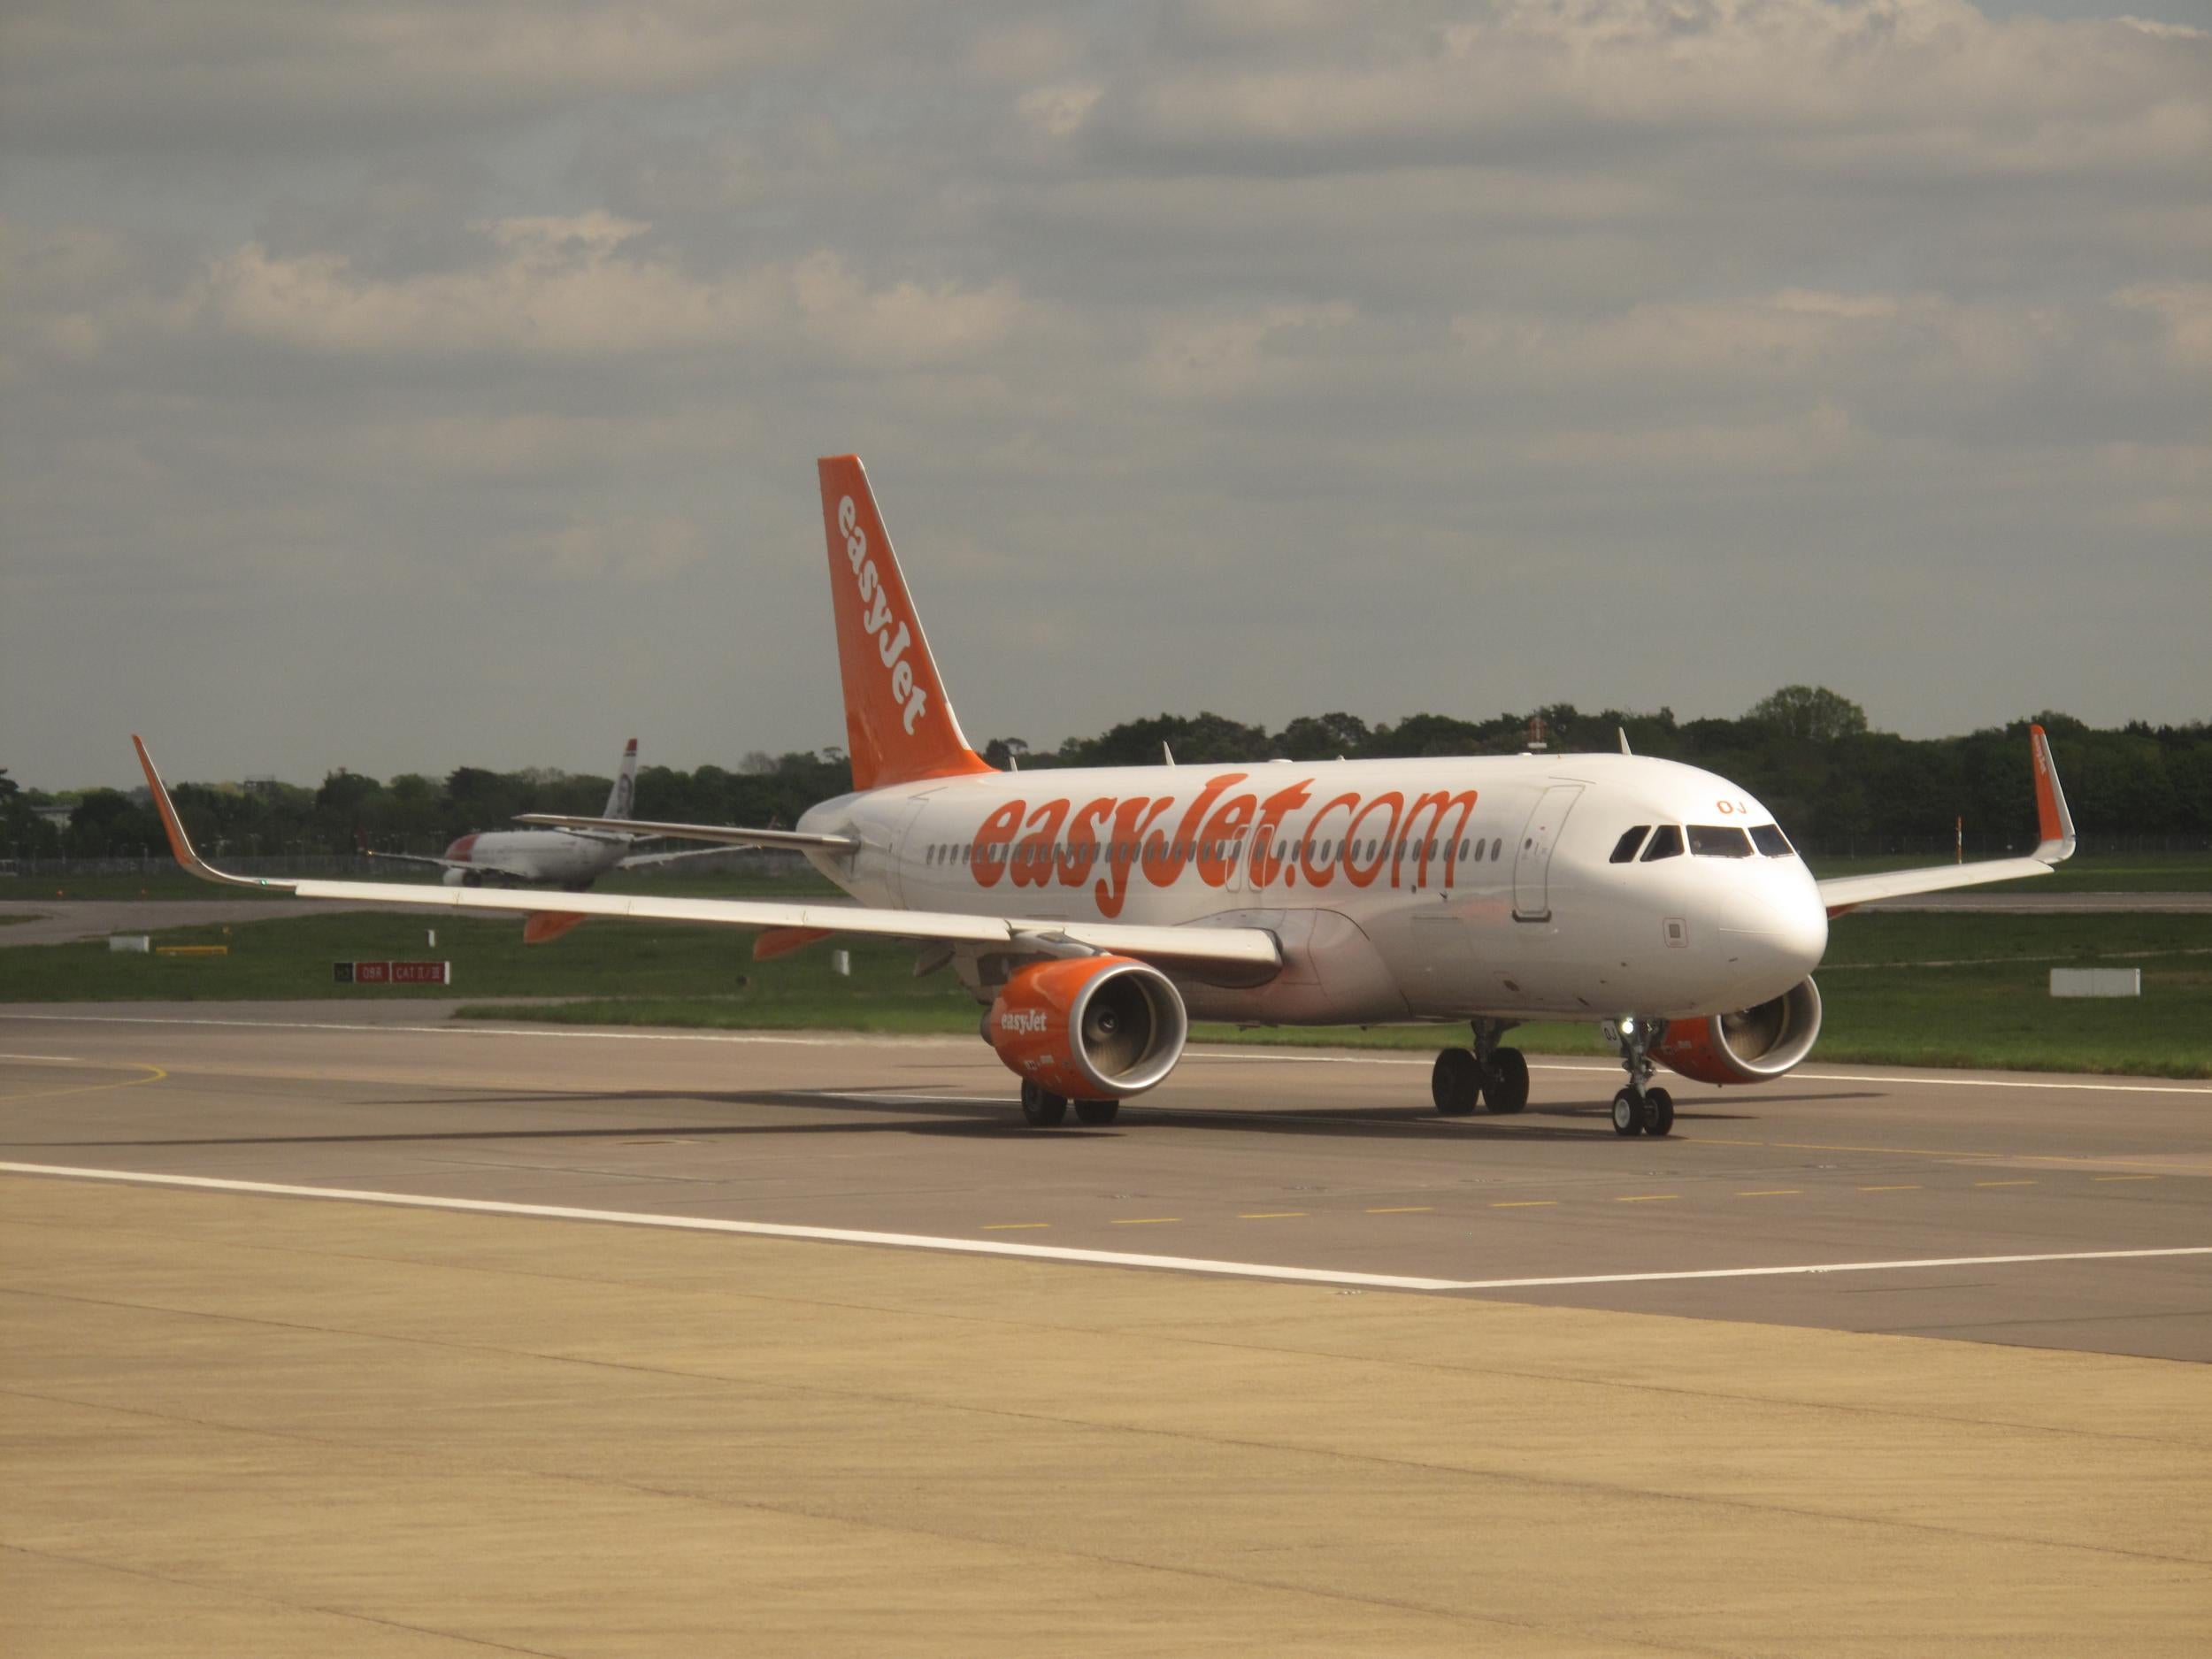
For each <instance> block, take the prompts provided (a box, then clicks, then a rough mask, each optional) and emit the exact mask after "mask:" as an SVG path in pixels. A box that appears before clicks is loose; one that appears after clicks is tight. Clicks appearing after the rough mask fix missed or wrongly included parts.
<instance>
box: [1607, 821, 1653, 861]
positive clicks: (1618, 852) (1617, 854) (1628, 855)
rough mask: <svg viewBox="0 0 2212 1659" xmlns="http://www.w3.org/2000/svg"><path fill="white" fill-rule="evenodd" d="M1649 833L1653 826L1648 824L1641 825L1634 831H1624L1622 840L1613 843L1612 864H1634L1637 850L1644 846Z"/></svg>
mask: <svg viewBox="0 0 2212 1659" xmlns="http://www.w3.org/2000/svg"><path fill="white" fill-rule="evenodd" d="M1649 833H1651V826H1650V825H1648V824H1639V825H1638V826H1636V827H1635V828H1634V829H1625V830H1623V831H1622V832H1621V838H1620V840H1618V841H1615V842H1614V843H1613V858H1612V862H1613V863H1615V864H1629V863H1632V861H1633V860H1634V859H1635V856H1636V849H1638V848H1639V847H1641V846H1642V845H1643V844H1644V837H1645V836H1647V835H1648V834H1649Z"/></svg>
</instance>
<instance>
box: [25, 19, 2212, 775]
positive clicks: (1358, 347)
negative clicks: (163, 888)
mask: <svg viewBox="0 0 2212 1659" xmlns="http://www.w3.org/2000/svg"><path fill="white" fill-rule="evenodd" d="M2123 5H2129V6H2131V7H2132V8H2133V10H2134V11H2135V12H2136V13H2137V15H2135V16H2131V17H2125V18H2123V17H2119V16H2116V15H2109V13H2113V12H2117V11H2118V10H2119V9H2120V7H2121V6H2123ZM845 449H856V450H858V451H859V452H860V453H861V454H862V455H863V456H864V457H865V458H866V459H867V461H868V463H869V465H870V470H871V472H872V476H873V478H874V480H875V483H876V487H877V490H878V493H879V497H880V499H881V501H882V503H883V506H884V509H885V512H886V516H887V521H888V524H889V526H890V528H891V531H892V534H893V535H894V536H895V539H896V541H897V543H898V547H899V550H900V554H901V557H902V560H903V562H904V564H905V565H906V568H907V572H908V577H909V580H910V583H911V584H912V585H913V587H914V588H915V591H916V594H917V597H918V602H919V604H920V608H921V610H922V611H923V614H924V617H925V618H926V621H927V623H928V626H929V628H930V633H931V638H932V642H933V645H934V647H935V648H936V649H937V652H938V655H939V657H940V661H941V664H943V666H944V671H945V673H946V677H947V679H948V681H949V685H950V687H951V689H952V693H953V695H954V698H955V701H956V704H957V706H958V708H959V710H960V713H961V715H962V717H963V719H964V723H965V725H966V726H967V728H968V731H969V733H970V734H971V736H972V737H973V738H974V739H975V740H976V741H979V742H980V741H982V740H983V739H984V738H987V737H989V736H994V735H1003V734H1015V735H1019V736H1023V737H1025V738H1027V739H1028V740H1029V741H1032V742H1033V743H1037V744H1048V743H1051V742H1055V741H1057V740H1058V739H1060V738H1061V737H1063V736H1064V735H1066V734H1069V733H1089V732H1094V731H1098V730H1100V729H1102V728H1103V727H1105V726H1109V725H1110V724H1112V723H1114V722H1116V721H1118V720H1120V719H1124V718H1130V717H1133V716H1137V715H1141V714H1146V713H1152V712H1156V711H1158V710H1161V709H1163V708H1165V709H1171V710H1182V711H1194V710H1197V709H1199V708H1201V707H1206V708H1212V709H1215V710H1219V711H1221V712H1223V713H1225V714H1229V715H1232V716H1234V717H1236V718H1241V719H1246V720H1251V721H1258V722H1262V723H1264V724H1267V725H1270V726H1279V725H1280V724H1281V723H1283V722H1284V721H1286V720H1287V719H1288V718H1291V717H1292V716H1294V715H1295V714H1299V713H1302V712H1313V711H1319V710H1327V709H1346V710H1352V711H1354V712H1356V713H1359V714H1362V715H1363V716H1365V717H1367V718H1371V719H1385V718H1395V717H1397V716H1399V715H1402V714H1404V713H1407V712H1410V711H1413V710H1440V711H1448V712H1458V713H1467V714H1487V713H1491V712H1494V711H1497V710H1502V709H1520V708H1526V707H1529V706H1532V705H1533V704H1536V703H1542V702H1549V701H1553V700H1558V699H1568V700H1572V701H1575V702H1577V703H1582V704H1583V705H1585V706H1586V707H1596V706H1600V705H1602V704H1606V703H1613V704H1618V705H1624V706H1628V707H1633V708H1640V709H1649V708H1656V707H1658V706H1660V705H1661V704H1667V705H1671V706H1672V707H1673V708H1674V709H1675V710H1677V711H1678V713H1680V714H1683V715H1685V716H1689V715H1692V714H1705V713H1716V714H1734V713H1739V712H1740V711H1741V710H1743V709H1745V708H1746V707H1747V706H1748V705H1749V704H1750V703H1753V702H1754V701H1755V700H1756V699H1757V698H1758V697H1760V696H1761V695H1764V694H1765V693H1766V692H1768V691H1770V690H1771V689H1773V688H1774V687H1776V686H1778V685H1780V684H1783V683H1786V682H1790V681H1800V680H1804V681H1816V682H1821V683H1824V684H1827V685H1829V686H1832V687H1834V688H1836V689H1837V690H1839V691H1842V692H1844V693H1845V694H1846V695H1849V696H1852V697H1854V698H1856V699H1857V700H1859V701H1860V702H1862V703H1863V704H1864V705H1865V706H1866V708H1867V710H1868V711H1869V714H1870V716H1871V718H1873V720H1874V721H1875V723H1876V724H1877V725H1878V726H1888V727H1891V728H1893V729H1896V730H1900V731H1903V732H1907V733H1916V734H1926V733H1943V732H1953V731H1962V730H1966V729H1969V728H1970V727H1972V726H1978V725H1986V724H1991V723H1993V722H1997V721H2001V720H2003V719H2006V718H2011V717H2014V716H2017V715H2021V714H2024V713H2030V712H2033V711H2035V710H2041V709H2045V708H2055V709H2061V710H2069V711H2070V712H2072V713H2074V714H2077V715H2078V716H2081V717H2083V718H2087V719H2091V720H2094V721H2098V722H2101V723H2108V722H2117V721H2120V720H2123V719H2126V718H2136V717H2141V718H2150V719H2154V720H2182V719H2202V718H2208V717H2212V669H2208V667H2207V662H2208V647H2207V645H2206V634H2207V623H2208V621H2212V0H2111V4H2098V3H2097V0H1981V4H1979V5H1978V6H1977V5H1976V4H1970V3H1969V0H1487V3H1486V0H1466V3H1462V4H1426V3H1425V0H1379V3H1378V0H1370V3H1369V4H1361V5H1356V6H1355V5H1348V4H1319V3H1318V0H1218V3H1217V4H1189V5H1171V4H1106V3H1103V0H1101V3H1098V4H1064V5H1062V6H1058V7H1049V8H1039V7H1028V6H1010V5H1002V4H993V3H991V0H973V3H971V4H963V5H958V6H948V5H944V4H872V3H866V0H748V4H743V5H730V4H710V3H708V0H631V3H630V4H624V5H621V6H611V7H600V6H590V5H582V4H569V3H568V0H531V3H528V4H525V3H523V0H454V3H452V4H446V3H444V0H402V3H399V4H386V3H384V0H355V3H353V4H346V5H342V6H303V5H299V4H288V3H285V4H260V3H258V0H10V4H8V6H7V7H6V9H5V11H4V13H0V765H5V766H8V767H10V768H11V769H12V772H13V774H14V775H15V776H16V777H17V778H19V780H24V781H26V782H29V783H33V784H37V785H42V786H45V787H68V786H74V785H81V784H87V783H93V782H124V781H127V780H129V778H130V777H131V764H130V758H129V753H128V749H127V733H129V732H130V731H132V730H133V729H142V730H143V731H144V732H146V733H147V734H148V736H149V738H150V739H151V740H152V741H154V742H155V745H156V751H157V754H159V755H160V756H161V757H163V759H164V761H165V764H166V766H167V767H168V768H169V770H170V771H171V772H172V773H173V774H176V775H181V776H187V777H197V778H219V777H239V776H243V775H249V774H262V773H271V772H273V773H276V774H278V775H280V776H283V777H288V778H292V779H296V780H304V781H312V780H316V779H319V777H320V776H321V775H322V773H323V772H325V771H326V769H328V768H330V767H333V766H336V765H341V764H342V765H346V766H349V767H351V768H352V769H354V770H356V771H363V772H373V773H376V774H378V775H380V776H384V775H389V774H390V773H392V772H398V771H403V770H411V769H420V770H426V771H431V772H438V771H442V770H443V769H445V768H448V767H450V766H453V765H456V764H463V763H471V764H484V765H494V766H519V765H526V764H541V765H554V766H562V767H565V768H568V769H570V770H572V771H602V772H603V771H605V770H608V769H609V768H610V767H611V765H612V763H613V760H614V757H615V754H616V751H617V749H618V746H619V744H620V741H621V740H622V739H623V738H625V737H627V736H629V735H630V734H632V733H636V734H638V735H639V736H641V738H642V740H643V743H644V747H645V750H646V754H647V757H648V759H649V760H652V761H661V762H665V763H667V764H676V765H683V766H689V765H695V764H700V763H702V762H708V761H712V762H717V763H720V764H733V763H734V762H735V761H736V760H737V758H738V757H740V756H741V754H742V753H743V752H744V751H746V750H749V749H772V750H774V749H787V748H811V747H815V746H818V745H822V744H828V743H833V742H837V741H840V740H841V735H842V720H841V713H840V708H839V703H838V690H837V683H838V682H837V674H836V668H835V663H834V654H833V641H832V636H831V632H830V618H829V614H828V606H827V601H826V565H825V557H826V556H825V553H824V551H823V549H822V544H821V539H820V519H819V517H818V511H819V510H818V504H817V502H816V498H815V475H814V468H813V465H812V463H813V459H814V457H816V456H817V455H819V454H824V453H829V452H833V451H840V450H845Z"/></svg>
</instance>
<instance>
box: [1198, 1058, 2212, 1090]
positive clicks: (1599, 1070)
mask: <svg viewBox="0 0 2212 1659" xmlns="http://www.w3.org/2000/svg"><path fill="white" fill-rule="evenodd" d="M1184 1058H1185V1059H1186V1060H1266V1061H1271V1062H1274V1063H1276V1064H1283V1065H1409V1066H1418V1067H1420V1068H1421V1069H1423V1070H1424V1071H1425V1070H1427V1069H1428V1068H1429V1067H1430V1066H1432V1065H1433V1064H1435V1061H1434V1059H1433V1058H1430V1059H1426V1060H1402V1059H1399V1058H1398V1057H1397V1056H1394V1055H1364V1054H1281V1053H1277V1052H1274V1051H1272V1050H1268V1049H1256V1050H1254V1051H1253V1052H1251V1053H1249V1054H1247V1053H1244V1052H1242V1051H1241V1050H1239V1049H1235V1048H1208V1049H1203V1050H1202V1049H1197V1048H1194V1049H1192V1050H1191V1051H1190V1052H1189V1053H1188V1054H1187V1055H1186V1056H1184ZM1528 1069H1529V1070H1530V1071H1583V1072H1589V1073H1593V1074H1594V1075H1597V1076H1601V1077H1617V1076H1620V1075H1622V1073H1621V1068H1620V1067H1619V1066H1618V1065H1617V1064H1612V1065H1608V1064H1593V1065H1578V1064H1572V1063H1571V1062H1567V1061H1561V1060H1531V1061H1530V1062H1529V1063H1528ZM1786 1076H1787V1077H1788V1078H1789V1079H1791V1080H1792V1081H1793V1082H1799V1083H1924V1084H1928V1085H1930V1086H1932V1087H1937V1088H2039V1089H2064V1090H2070V1091H2074V1092H2078V1093H2088V1094H2212V1084H2207V1083H2043V1082H2033V1083H2032V1082H2029V1081H2027V1080H2025V1079H2021V1078H2016V1077H1915V1076H1908V1077H1893V1076H1891V1075H1889V1074H1888V1073H1887V1072H1867V1071H1791V1072H1787V1073H1786ZM1775 1080H1776V1081H1780V1080H1781V1079H1775Z"/></svg>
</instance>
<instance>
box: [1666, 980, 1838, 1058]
mask: <svg viewBox="0 0 2212 1659" xmlns="http://www.w3.org/2000/svg"><path fill="white" fill-rule="evenodd" d="M1819 1035H1820V992H1819V991H1818V989H1817V988H1816V987H1815V986H1814V984H1813V982H1812V981H1811V980H1810V979H1801V980H1799V981H1798V982H1797V983H1796V984H1795V985H1793V986H1792V987H1790V988H1789V989H1788V990H1786V991H1785V992H1783V993H1782V995H1779V996H1778V997H1775V998H1774V999H1773V1000H1771V1001H1770V1002H1762V1003H1760V1004H1759V1005H1758V1006H1757V1007H1756V1008H1747V1009H1744V1010H1741V1011H1740V1012H1739V1013H1734V1014H1716V1015H1714V1016H1713V1017H1712V1018H1710V1019H1677V1020H1671V1021H1670V1022H1668V1025H1667V1034H1666V1035H1665V1036H1663V1037H1662V1038H1661V1039H1660V1040H1659V1042H1658V1046H1657V1047H1655V1048H1653V1049H1652V1053H1653V1054H1654V1055H1655V1056H1657V1057H1658V1058H1659V1059H1662V1060H1664V1061H1665V1062H1666V1063H1667V1064H1669V1065H1670V1066H1672V1067H1673V1068H1674V1069H1675V1070H1676V1071H1679V1072H1681V1073H1682V1075H1683V1076H1684V1077H1689V1078H1695V1079H1697V1080H1698V1081H1699V1082H1701V1083H1763V1082H1765V1081H1766V1080H1767V1079H1769V1078H1775V1077H1780V1076H1781V1075H1782V1073H1783V1072H1785V1071H1788V1070H1789V1069H1790V1068H1791V1067H1793V1066H1794V1065H1796V1064H1798V1062H1799V1061H1801V1060H1802V1059H1803V1058H1804V1057H1805V1056H1807V1055H1809V1054H1810V1053H1811V1052H1812V1051H1813V1040H1814V1039H1815V1038H1816V1037H1818V1036H1819Z"/></svg>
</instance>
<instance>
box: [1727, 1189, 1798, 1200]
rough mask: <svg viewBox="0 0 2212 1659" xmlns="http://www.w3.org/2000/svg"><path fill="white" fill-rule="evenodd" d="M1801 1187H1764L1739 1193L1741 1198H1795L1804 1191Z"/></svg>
mask: <svg viewBox="0 0 2212 1659" xmlns="http://www.w3.org/2000/svg"><path fill="white" fill-rule="evenodd" d="M1804 1190H1805V1189H1804V1188H1803V1187H1761V1188H1760V1189H1759V1190H1758V1191H1757V1192H1755V1193H1738V1194H1736V1196H1737V1197H1739V1198H1795V1197H1797V1196H1799V1195H1800V1194H1802V1193H1803V1192H1804Z"/></svg>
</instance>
